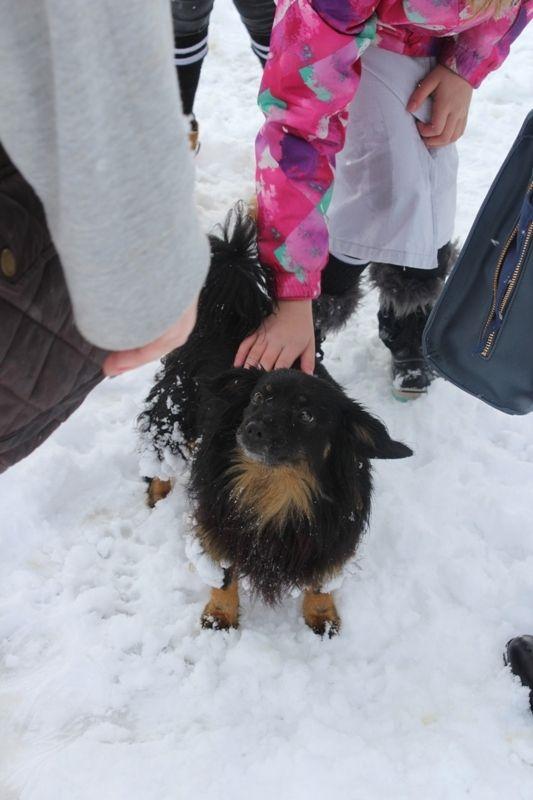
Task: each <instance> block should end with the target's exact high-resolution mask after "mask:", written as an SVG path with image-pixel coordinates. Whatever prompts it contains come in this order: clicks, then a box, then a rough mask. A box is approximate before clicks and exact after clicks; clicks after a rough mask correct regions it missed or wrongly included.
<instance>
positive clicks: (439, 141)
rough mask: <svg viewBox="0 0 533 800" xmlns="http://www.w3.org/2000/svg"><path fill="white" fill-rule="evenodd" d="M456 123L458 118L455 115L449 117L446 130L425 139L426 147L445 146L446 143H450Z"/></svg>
mask: <svg viewBox="0 0 533 800" xmlns="http://www.w3.org/2000/svg"><path fill="white" fill-rule="evenodd" d="M456 124H457V120H456V118H455V117H451V116H450V117H448V120H447V122H446V125H445V126H444V130H443V131H442V133H441V134H440V135H439V136H431V137H430V138H426V139H424V142H425V144H426V147H444V145H446V144H450V142H451V141H452V137H453V134H454V132H455V127H456Z"/></svg>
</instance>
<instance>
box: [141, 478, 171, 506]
mask: <svg viewBox="0 0 533 800" xmlns="http://www.w3.org/2000/svg"><path fill="white" fill-rule="evenodd" d="M171 488H172V484H171V482H170V481H162V480H161V478H152V480H151V481H150V485H149V486H148V492H147V495H148V497H147V503H148V505H149V506H150V508H153V507H154V506H155V504H156V503H158V502H159V501H160V500H163V498H164V497H166V496H167V494H168V493H169V492H170V490H171Z"/></svg>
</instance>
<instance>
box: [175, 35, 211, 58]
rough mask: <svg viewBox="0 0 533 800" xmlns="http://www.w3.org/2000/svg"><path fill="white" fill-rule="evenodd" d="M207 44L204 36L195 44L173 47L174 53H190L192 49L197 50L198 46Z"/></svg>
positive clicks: (181, 54)
mask: <svg viewBox="0 0 533 800" xmlns="http://www.w3.org/2000/svg"><path fill="white" fill-rule="evenodd" d="M206 44H207V36H204V38H203V39H202V41H201V42H196V44H193V45H191V47H175V48H174V54H175V55H180V56H184V55H186V54H187V53H192V52H194V50H198V48H199V47H203V46H204V45H206Z"/></svg>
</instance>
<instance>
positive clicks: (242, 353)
mask: <svg viewBox="0 0 533 800" xmlns="http://www.w3.org/2000/svg"><path fill="white" fill-rule="evenodd" d="M257 337H258V334H257V332H256V333H252V334H251V336H247V337H246V339H244V341H242V342H241V344H240V345H239V349H238V350H237V353H236V355H235V360H234V362H233V366H234V367H242V366H243V364H244V362H245V361H246V357H247V355H248V353H249V352H250V350H251V349H252V347H253V346H254V344H255V343H256V341H257Z"/></svg>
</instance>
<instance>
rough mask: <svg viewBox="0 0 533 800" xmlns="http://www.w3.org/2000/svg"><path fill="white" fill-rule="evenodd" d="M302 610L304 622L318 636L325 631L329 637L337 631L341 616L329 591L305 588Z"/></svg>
mask: <svg viewBox="0 0 533 800" xmlns="http://www.w3.org/2000/svg"><path fill="white" fill-rule="evenodd" d="M302 610H303V615H304V619H305V622H306V624H307V625H309V627H310V628H312V629H313V630H314V632H315V633H317V634H319V636H323V635H324V634H325V633H327V634H328V636H329V637H330V638H331V637H332V636H335V634H337V633H338V632H339V628H340V624H341V618H340V617H339V612H338V611H337V608H336V606H335V603H334V601H333V595H332V594H331V592H328V593H323V592H320V591H314V590H312V589H309V590H307V591H306V592H305V594H304V600H303V608H302Z"/></svg>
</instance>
